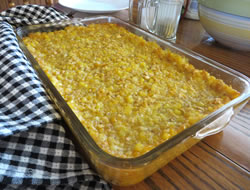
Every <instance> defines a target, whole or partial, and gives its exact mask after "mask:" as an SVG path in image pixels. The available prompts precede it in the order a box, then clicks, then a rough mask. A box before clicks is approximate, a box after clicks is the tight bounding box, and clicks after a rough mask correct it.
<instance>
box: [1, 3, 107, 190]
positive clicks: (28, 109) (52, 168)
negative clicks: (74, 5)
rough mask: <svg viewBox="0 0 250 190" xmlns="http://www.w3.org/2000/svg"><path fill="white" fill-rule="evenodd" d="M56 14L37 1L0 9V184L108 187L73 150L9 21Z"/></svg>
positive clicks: (18, 22)
mask: <svg viewBox="0 0 250 190" xmlns="http://www.w3.org/2000/svg"><path fill="white" fill-rule="evenodd" d="M61 19H67V17H65V16H64V15H62V14H60V13H58V12H57V11H55V10H54V9H53V8H47V7H43V6H38V5H24V6H18V7H15V8H12V9H9V10H7V11H5V12H2V13H0V189H67V190H68V189H110V188H111V186H110V185H109V184H107V183H106V182H105V181H103V180H102V179H101V178H100V177H99V176H98V175H97V174H96V173H94V172H93V171H92V170H91V169H90V168H89V165H88V164H87V163H86V162H85V161H84V160H83V159H82V158H81V157H80V156H79V155H78V153H77V152H76V151H75V148H74V145H73V144H72V142H71V140H70V139H69V138H68V137H67V134H65V131H64V128H63V125H65V123H64V121H63V119H62V118H61V116H60V115H59V114H58V113H57V111H56V110H55V107H54V105H53V103H52V102H51V101H50V99H49V98H48V96H47V95H46V92H45V90H44V88H43V85H42V84H41V82H40V80H39V79H38V77H37V76H36V74H35V72H34V70H33V68H32V67H31V65H30V63H29V61H28V60H27V59H26V57H25V56H24V55H23V53H22V51H21V49H20V48H19V46H18V43H17V39H16V36H15V33H14V31H13V28H12V26H11V25H14V26H20V25H27V24H39V23H47V22H53V21H56V20H61ZM8 23H9V24H8ZM10 24H11V25H10Z"/></svg>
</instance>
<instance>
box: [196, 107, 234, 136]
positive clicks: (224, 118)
mask: <svg viewBox="0 0 250 190" xmlns="http://www.w3.org/2000/svg"><path fill="white" fill-rule="evenodd" d="M233 114H234V110H233V107H231V108H229V109H227V110H226V111H225V112H224V114H222V115H221V116H220V117H218V118H217V119H216V120H214V122H212V123H210V124H208V125H207V126H206V127H204V128H203V129H201V130H199V131H198V132H196V134H195V135H194V138H196V139H203V138H205V137H207V136H210V135H214V134H217V133H219V132H221V131H222V130H223V129H224V128H225V127H226V126H227V124H228V123H229V121H230V119H231V117H232V116H233Z"/></svg>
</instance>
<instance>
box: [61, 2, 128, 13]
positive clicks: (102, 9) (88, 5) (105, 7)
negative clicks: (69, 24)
mask: <svg viewBox="0 0 250 190" xmlns="http://www.w3.org/2000/svg"><path fill="white" fill-rule="evenodd" d="M59 3H60V4H61V5H63V6H65V7H68V8H71V9H74V10H77V11H81V12H86V13H111V12H116V11H121V10H124V9H127V8H128V4H129V0H115V1H114V0H59Z"/></svg>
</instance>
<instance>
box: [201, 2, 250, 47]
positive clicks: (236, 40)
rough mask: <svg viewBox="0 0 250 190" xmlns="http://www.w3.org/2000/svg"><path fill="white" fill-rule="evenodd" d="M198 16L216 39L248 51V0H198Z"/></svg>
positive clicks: (249, 39) (249, 18)
mask: <svg viewBox="0 0 250 190" xmlns="http://www.w3.org/2000/svg"><path fill="white" fill-rule="evenodd" d="M199 16H200V22H201V24H202V26H203V27H204V28H205V30H206V31H207V33H208V34H210V35H211V36H212V37H213V38H214V39H215V40H216V41H218V42H219V43H221V44H224V45H225V46H228V47H231V48H233V49H238V50H243V51H250V0H219V1H218V0H199Z"/></svg>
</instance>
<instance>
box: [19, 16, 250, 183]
mask: <svg viewBox="0 0 250 190" xmlns="http://www.w3.org/2000/svg"><path fill="white" fill-rule="evenodd" d="M90 23H116V24H118V25H120V26H122V27H124V28H126V29H127V30H128V31H130V32H132V33H134V34H136V35H138V36H142V37H143V38H144V39H146V40H147V41H155V42H156V43H157V44H159V45H160V46H161V47H162V48H163V49H167V48H168V49H170V50H171V51H173V52H175V53H178V54H179V55H182V56H185V57H186V58H188V60H189V63H190V64H192V65H194V66H195V68H197V69H204V70H206V71H207V72H208V73H210V74H211V75H213V76H215V77H216V78H218V79H222V80H223V81H224V82H225V83H226V84H228V85H231V86H232V87H233V88H234V89H236V90H237V91H238V92H240V96H239V97H238V98H236V99H234V100H232V101H230V102H229V103H227V104H226V105H224V106H223V107H221V108H220V109H218V110H216V111H215V112H213V113H211V114H210V115H208V116H207V117H206V118H204V119H202V120H201V121H199V122H197V123H196V124H194V125H193V126H191V127H190V128H188V129H185V130H184V131H182V132H181V133H179V134H177V135H175V136H174V137H172V138H171V139H169V140H167V141H166V142H164V143H162V144H160V145H159V146H157V147H156V148H154V149H152V150H151V151H149V152H147V153H146V154H144V155H142V156H139V157H136V158H117V157H114V156H112V155H109V154H108V153H106V152H104V151H103V150H102V149H101V148H99V147H98V145H97V144H96V143H95V141H94V140H93V139H92V137H91V136H90V135H89V133H88V132H87V130H86V129H85V128H84V127H83V126H82V124H81V122H80V121H79V119H78V118H77V117H76V115H75V114H74V113H73V111H72V110H71V108H70V107H69V106H68V105H67V103H66V102H65V100H64V99H63V98H62V96H61V95H60V93H59V92H58V91H57V90H56V88H55V87H54V86H53V84H52V83H51V81H50V80H49V79H48V77H47V76H46V74H45V73H44V72H43V71H42V69H41V67H40V66H39V64H38V63H37V61H36V60H35V59H34V57H33V56H32V55H31V53H30V52H29V51H28V50H27V48H26V47H25V45H24V43H23V41H22V38H23V37H25V36H27V35H28V34H29V33H33V32H49V31H54V30H60V29H63V28H64V27H65V26H68V25H88V24H90ZM16 33H17V35H18V40H19V44H20V47H21V48H22V50H23V52H24V53H25V55H26V57H27V58H28V59H29V60H30V62H31V64H32V66H33V67H34V69H35V70H36V72H37V74H38V76H39V78H40V79H41V81H42V82H43V84H44V86H45V88H46V90H47V92H48V94H49V95H50V97H51V99H52V100H53V101H54V102H55V104H56V105H57V107H58V109H59V111H60V112H61V115H62V116H63V117H64V119H65V121H66V122H67V124H68V128H69V130H70V132H71V133H72V135H73V140H74V141H75V143H76V144H77V146H78V148H79V151H80V152H82V153H83V154H84V156H85V158H87V159H88V160H89V162H90V163H91V165H92V166H93V167H94V168H95V169H96V170H97V172H98V173H99V174H101V175H102V176H103V177H104V179H106V180H107V181H109V182H111V183H113V184H116V185H119V186H128V185H132V184H135V183H138V182H140V181H142V180H143V179H145V178H146V177H148V176H149V175H151V174H152V173H154V172H155V171H157V170H158V169H159V168H161V167H163V166H164V165H165V164H167V163H168V162H169V161H171V160H172V159H174V158H175V157H177V156H178V155H180V154H181V153H183V152H184V151H186V150H187V149H189V148H190V147H191V146H193V145H194V144H196V143H197V142H198V141H200V140H201V139H202V138H204V137H206V136H208V135H212V134H216V133H218V132H220V131H221V130H222V129H223V128H224V127H225V126H226V125H227V123H228V122H229V121H230V119H231V118H232V116H234V115H235V114H237V112H238V111H239V110H240V109H241V108H242V107H243V106H244V105H245V104H246V102H247V101H248V100H249V97H250V82H249V78H248V77H246V76H244V75H242V74H241V73H238V72H236V71H234V70H232V69H230V68H228V67H225V66H223V65H221V64H219V63H217V62H215V61H212V60H210V59H208V58H205V57H203V56H201V55H198V54H196V53H194V52H191V51H189V50H186V49H185V48H182V47H179V46H178V45H176V44H172V43H170V42H167V41H165V40H162V39H161V38H159V37H157V36H155V35H153V34H150V33H148V32H146V31H144V30H143V29H140V28H138V27H136V26H134V25H132V24H130V23H127V22H125V21H122V20H120V19H117V18H115V17H110V16H97V17H91V18H85V19H72V20H67V21H62V22H59V23H52V24H44V25H34V26H26V27H21V28H18V29H17V30H16Z"/></svg>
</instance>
